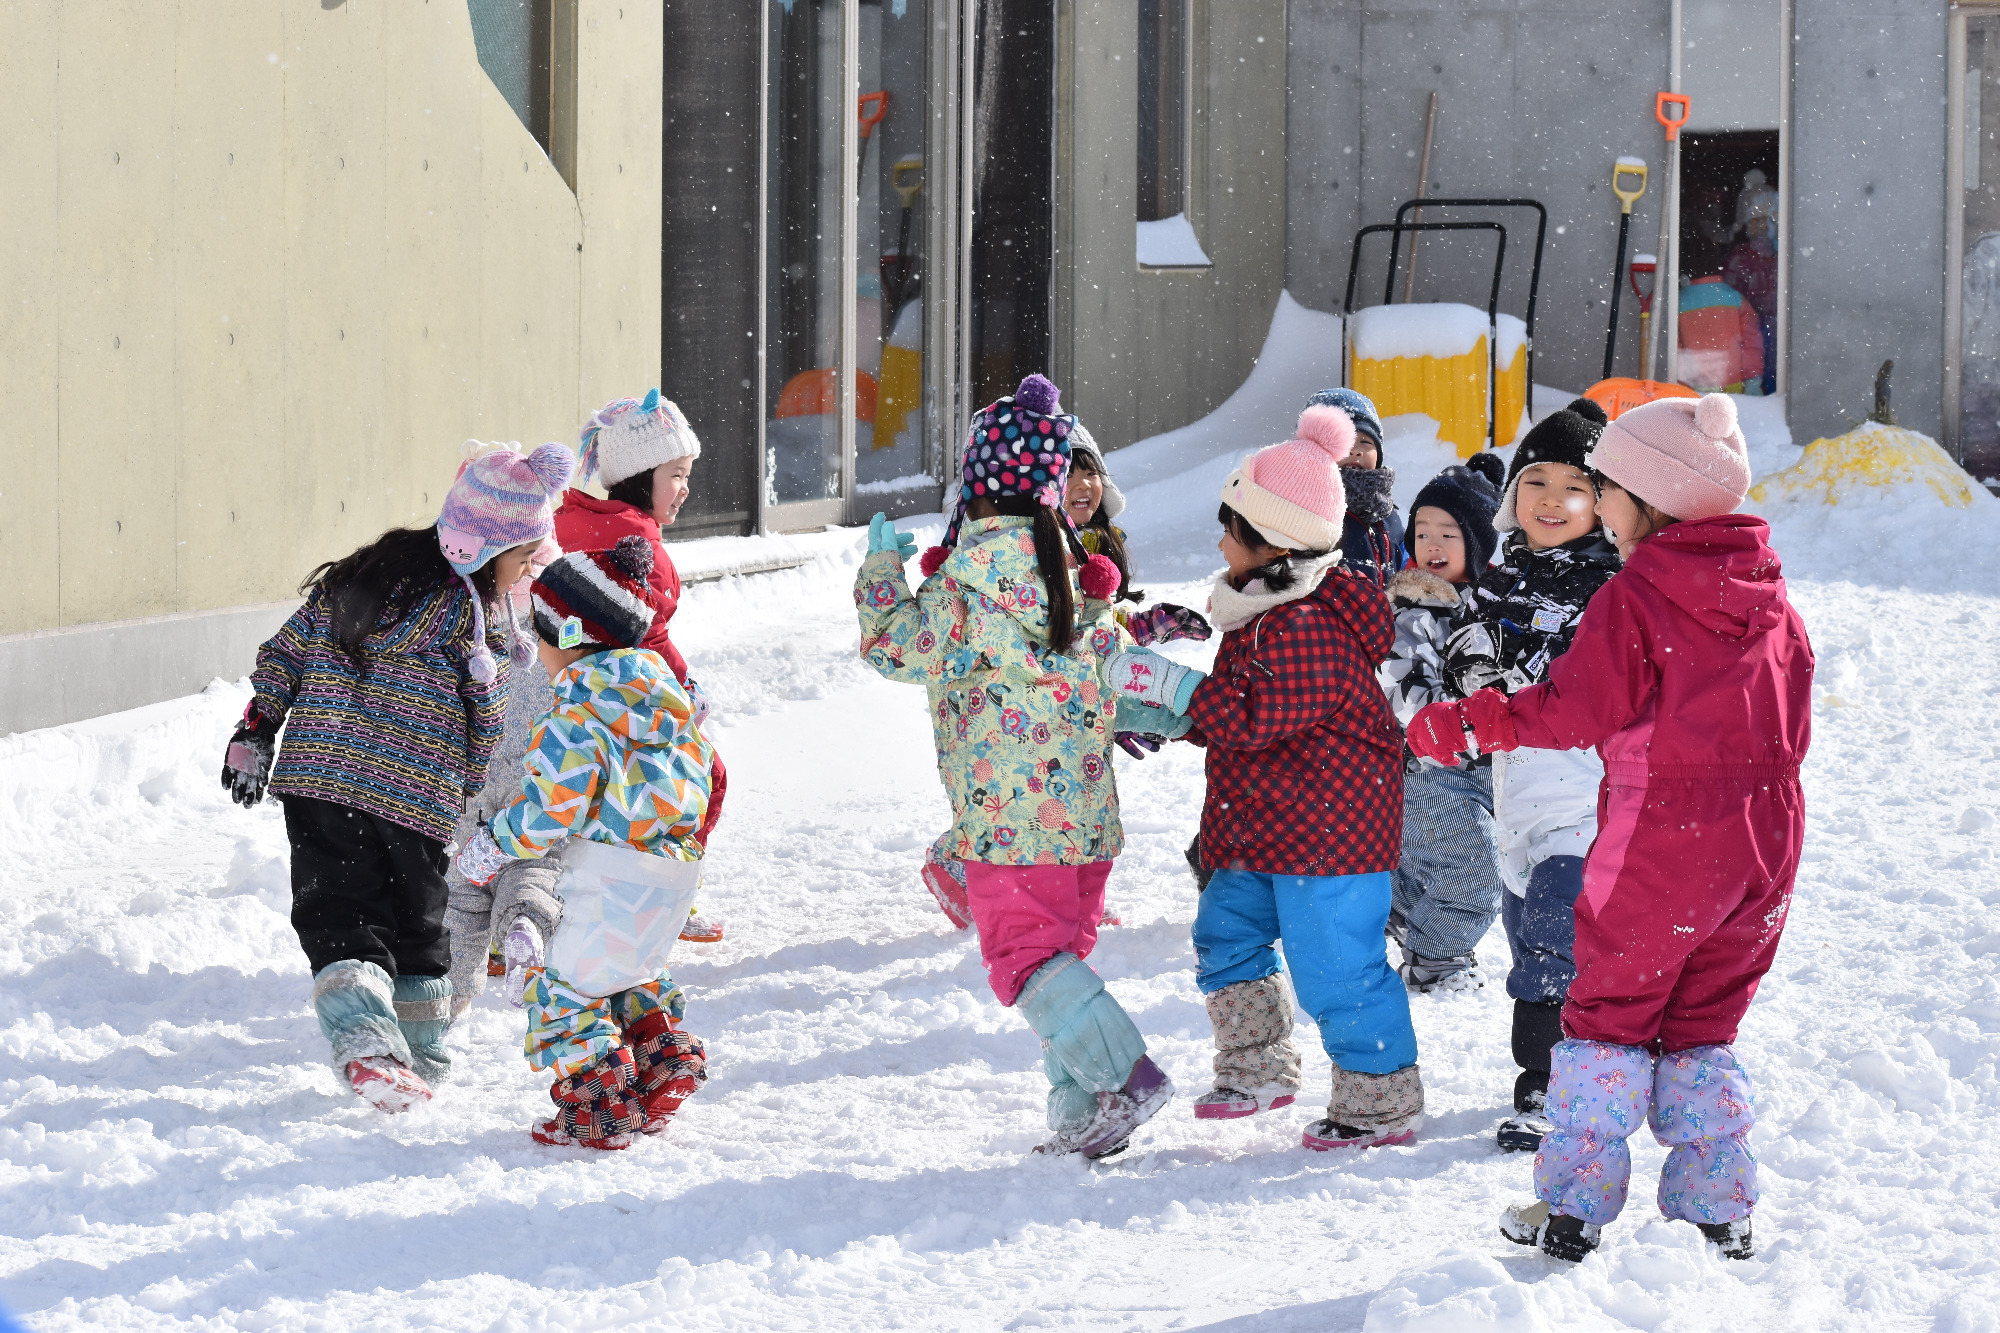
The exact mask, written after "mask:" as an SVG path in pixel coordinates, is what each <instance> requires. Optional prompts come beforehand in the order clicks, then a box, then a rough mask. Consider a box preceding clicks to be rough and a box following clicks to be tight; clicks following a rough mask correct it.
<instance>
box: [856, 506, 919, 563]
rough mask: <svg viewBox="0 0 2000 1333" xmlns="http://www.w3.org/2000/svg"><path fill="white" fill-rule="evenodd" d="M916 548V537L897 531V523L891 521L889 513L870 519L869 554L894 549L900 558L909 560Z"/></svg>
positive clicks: (879, 514)
mask: <svg viewBox="0 0 2000 1333" xmlns="http://www.w3.org/2000/svg"><path fill="white" fill-rule="evenodd" d="M916 549H917V539H916V537H915V536H914V535H912V534H910V533H907V532H898V531H896V525H895V524H894V523H891V522H890V521H889V516H888V515H887V514H881V513H878V514H876V515H875V517H873V518H871V519H869V520H868V554H870V555H874V554H875V553H876V552H878V551H894V552H895V553H896V558H897V559H898V560H908V559H909V558H910V556H911V554H912V553H913V552H915V551H916Z"/></svg>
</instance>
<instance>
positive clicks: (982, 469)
mask: <svg viewBox="0 0 2000 1333" xmlns="http://www.w3.org/2000/svg"><path fill="white" fill-rule="evenodd" d="M1061 397H1062V394H1061V390H1059V389H1057V388H1056V386H1055V385H1054V384H1052V383H1050V382H1049V381H1048V380H1046V379H1044V378H1042V377H1041V376H1040V375H1030V376H1028V378H1026V379H1024V380H1022V381H1021V387H1020V388H1018V389H1016V390H1015V391H1014V396H1013V397H1011V398H1002V399H1000V400H999V401H998V402H996V403H993V404H992V405H991V406H988V407H983V408H981V409H980V410H979V411H978V412H977V413H975V414H974V415H973V418H972V428H971V429H970V430H969V431H967V432H966V437H965V465H964V467H963V468H962V469H961V470H960V477H959V487H958V504H957V506H956V507H955V508H954V509H953V510H952V515H951V526H950V527H948V528H946V529H945V534H944V544H945V546H947V547H954V546H957V545H958V529H959V526H960V524H962V523H963V522H964V521H965V506H966V505H967V504H969V503H971V502H972V501H974V500H1000V499H1005V498H1006V497H1008V496H1013V495H1029V496H1033V497H1034V498H1035V501H1036V503H1038V504H1041V505H1043V506H1045V507H1047V508H1049V509H1053V510H1056V511H1057V512H1058V513H1060V512H1061V511H1062V501H1063V488H1064V487H1065V486H1067V485H1068V484H1069V461H1070V451H1069V436H1070V432H1071V431H1073V430H1075V429H1076V418H1075V417H1074V416H1071V415H1070V414H1069V413H1067V412H1064V411H1063V410H1062V402H1061Z"/></svg>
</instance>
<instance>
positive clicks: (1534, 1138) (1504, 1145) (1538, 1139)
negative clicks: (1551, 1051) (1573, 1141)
mask: <svg viewBox="0 0 2000 1333" xmlns="http://www.w3.org/2000/svg"><path fill="white" fill-rule="evenodd" d="M1548 1101H1549V1076H1548V1073H1547V1072H1546V1071H1545V1070H1540V1069H1523V1070H1522V1071H1521V1073H1520V1076H1519V1077H1518V1078H1516V1079H1515V1080H1514V1111H1515V1114H1513V1115H1511V1116H1508V1117H1507V1118H1506V1119H1505V1120H1502V1121H1501V1122H1500V1132H1499V1135H1498V1137H1499V1140H1500V1151H1501V1152H1534V1151H1536V1150H1537V1149H1539V1148H1540V1147H1541V1146H1542V1138H1543V1136H1545V1135H1546V1134H1547V1133H1548V1132H1549V1131H1550V1130H1551V1129H1553V1128H1555V1126H1553V1125H1551V1124H1550V1123H1549V1117H1548Z"/></svg>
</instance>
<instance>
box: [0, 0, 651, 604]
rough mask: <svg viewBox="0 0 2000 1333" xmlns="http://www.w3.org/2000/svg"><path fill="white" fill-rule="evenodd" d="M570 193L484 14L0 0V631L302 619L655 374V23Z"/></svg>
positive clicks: (595, 75) (366, 2)
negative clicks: (407, 535) (480, 20)
mask: <svg viewBox="0 0 2000 1333" xmlns="http://www.w3.org/2000/svg"><path fill="white" fill-rule="evenodd" d="M574 13H575V16H576V17H575V22H576V42H577V50H578V61H577V67H578V69H579V71H580V76H579V79H578V85H577V93H576V96H577V108H576V124H577V188H576V190H575V192H574V193H573V192H572V191H571V189H570V188H569V186H568V185H567V184H566V183H565V182H564V180H563V178H562V177H561V176H560V175H559V174H558V173H557V171H556V170H555V168H554V167H553V166H552V165H551V164H550V162H549V161H548V159H547V158H546V157H545V156H544V155H543V153H542V150H541V148H540V147H539V146H538V145H537V144H536V143H535V141H534V139H533V138H532V136H530V134H529V133H528V131H527V129H526V128H525V127H524V126H523V125H522V124H521V123H520V121H519V119H518V118H517V117H516V116H515V115H514V113H513V111H512V110H511V109H510V108H509V107H508V105H507V103H506V101H505V100H504V99H503V98H502V97H501V96H500V95H499V93H498V92H497V91H495V89H494V88H493V86H492V84H491V83H490V82H489V81H488V79H487V78H486V75H485V73H484V72H483V71H482V70H481V69H480V67H479V62H478V57H477V55H476V53H475V51H474V47H473V41H472V32H471V27H470V20H469V17H468V14H467V9H466V5H465V3H464V0H344V2H337V3H334V4H333V5H332V6H331V7H329V6H328V5H327V4H326V3H324V0H181V2H180V3H178V4H176V3H172V2H171V0H0V32H5V33H6V34H7V41H8V59H7V70H8V77H7V78H6V79H4V80H0V117H4V123H6V124H7V125H8V132H7V133H6V134H5V135H0V180H4V181H5V182H6V183H7V188H8V204H7V207H6V208H5V209H4V210H0V293H5V296H4V300H5V301H6V309H5V311H4V316H5V317H4V318H0V512H5V513H6V514H7V515H8V517H7V520H6V534H7V546H8V549H9V551H10V553H12V554H13V556H14V560H13V562H12V568H11V570H10V574H9V577H8V578H7V579H6V580H4V581H0V635H8V634H17V633H22V632H27V631H38V630H48V629H54V628H58V627H68V626H76V625H85V624H91V623H95V622H103V621H112V620H120V621H123V620H131V619H135V618H141V617H152V616H161V615H170V614H176V613H183V612H196V611H205V610H211V609H216V608H223V607H237V606H248V605H254V604H259V603H268V602H271V601H274V600H277V599H281V598H284V597H285V596H287V595H288V594H289V593H290V592H291V590H292V589H293V588H294V587H295V586H296V584H297V583H298V581H299V579H300V577H301V576H302V575H304V574H305V573H306V571H307V570H308V569H310V568H311V567H312V566H313V565H315V564H317V563H318V562H320V561H322V560H326V559H331V558H334V557H337V556H340V555H343V554H345V553H346V552H348V551H349V550H352V549H353V548H354V547H356V546H357V545H359V544H361V543H362V542H364V541H366V540H368V539H369V538H370V537H372V536H374V535H375V534H376V533H378V532H380V531H381V530H382V529H384V528H386V527H389V526H392V525H395V524H402V523H421V522H428V521H429V520H431V519H432V518H433V517H435V515H436V512H437V507H438V504H439V503H440V501H441V499H442V497H443V493H444V489H445V487H446V486H447V485H449V483H450V481H451V478H452V475H453V472H454V470H455V468H456V466H457V460H458V456H459V454H458V451H459V445H460V443H461V441H463V440H464V439H465V438H466V437H468V436H477V437H480V438H487V439H491V438H499V439H518V440H522V441H528V442H533V441H540V440H548V439H555V440H563V441H567V442H573V441H574V439H575V435H576V430H577V427H578V425H579V423H580V422H581V421H582V419H583V417H584V415H585V414H587V413H588V412H589V411H590V410H591V409H592V408H594V407H595V406H597V405H598V404H599V403H601V402H603V401H604V400H606V399H608V398H611V397H614V396H616V395H617V394H620V393H632V392H636V391H641V390H643V389H644V388H645V387H646V386H647V385H650V384H653V383H655V382H656V380H657V378H658V375H659V329H660V319H659V308H660V265H659V216H660V188H661V181H660V141H659V124H660V110H661V92H662V90H661V82H660V42H661V33H662V28H661V15H660V11H659V8H658V6H657V5H652V4H645V3H633V2H632V0H625V2H624V3H623V4H619V3H616V2H615V0H577V2H576V4H575V7H574Z"/></svg>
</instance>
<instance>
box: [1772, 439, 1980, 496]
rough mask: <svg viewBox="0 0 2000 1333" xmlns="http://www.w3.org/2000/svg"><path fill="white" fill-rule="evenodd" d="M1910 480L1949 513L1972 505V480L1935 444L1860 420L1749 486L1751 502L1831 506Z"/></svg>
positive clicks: (1900, 484) (1933, 441)
mask: <svg viewBox="0 0 2000 1333" xmlns="http://www.w3.org/2000/svg"><path fill="white" fill-rule="evenodd" d="M1912 481H1920V482H1922V483H1923V484H1924V485H1926V486H1928V487H1930V488H1931V491H1932V493H1933V494H1935V495H1936V496H1937V498H1938V499H1940V500H1942V501H1943V502H1944V503H1945V505H1946V507H1948V508H1951V509H1964V508H1966V507H1967V506H1969V505H1970V504H1971V503H1972V479H1971V478H1970V477H1968V476H1966V475H1965V471H1964V469H1963V468H1961V467H1959V465H1958V464H1956V463H1954V462H1952V461H1951V455H1950V454H1947V453H1946V452H1945V451H1944V449H1943V448H1942V447H1941V446H1940V445H1939V444H1938V442H1937V441H1936V440H1933V439H1932V438H1931V437H1930V436H1928V435H1923V434H1919V433H1918V432H1916V431H1913V430H1905V429H1904V428H1903V427H1901V426H1885V425H1883V424H1882V423H1881V422H1879V421H1864V422H1862V423H1861V424H1860V425H1858V426H1856V427H1855V428H1854V429H1853V430H1851V431H1848V432H1847V433H1846V434H1845V435H1836V436H1834V437H1833V438H1832V439H1824V438H1822V439H1817V440H1814V441H1813V442H1812V443H1811V444H1809V445H1807V446H1806V448H1805V455H1804V456H1803V457H1802V458H1800V459H1799V461H1798V462H1796V463H1794V464H1793V465H1792V466H1790V467H1788V468H1786V469H1785V470H1784V471H1783V472H1777V473H1773V474H1772V475H1771V476H1768V477H1766V478H1764V480H1762V481H1760V482H1758V483H1757V484H1756V485H1755V486H1752V487H1751V488H1750V498H1751V499H1753V500H1756V501H1759V502H1768V501H1771V500H1822V501H1824V502H1826V503H1827V504H1830V505H1834V504H1839V503H1840V502H1841V500H1842V499H1856V498H1860V497H1861V495H1862V493H1863V489H1864V488H1866V487H1885V486H1902V485H1904V484H1906V483H1908V482H1912Z"/></svg>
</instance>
